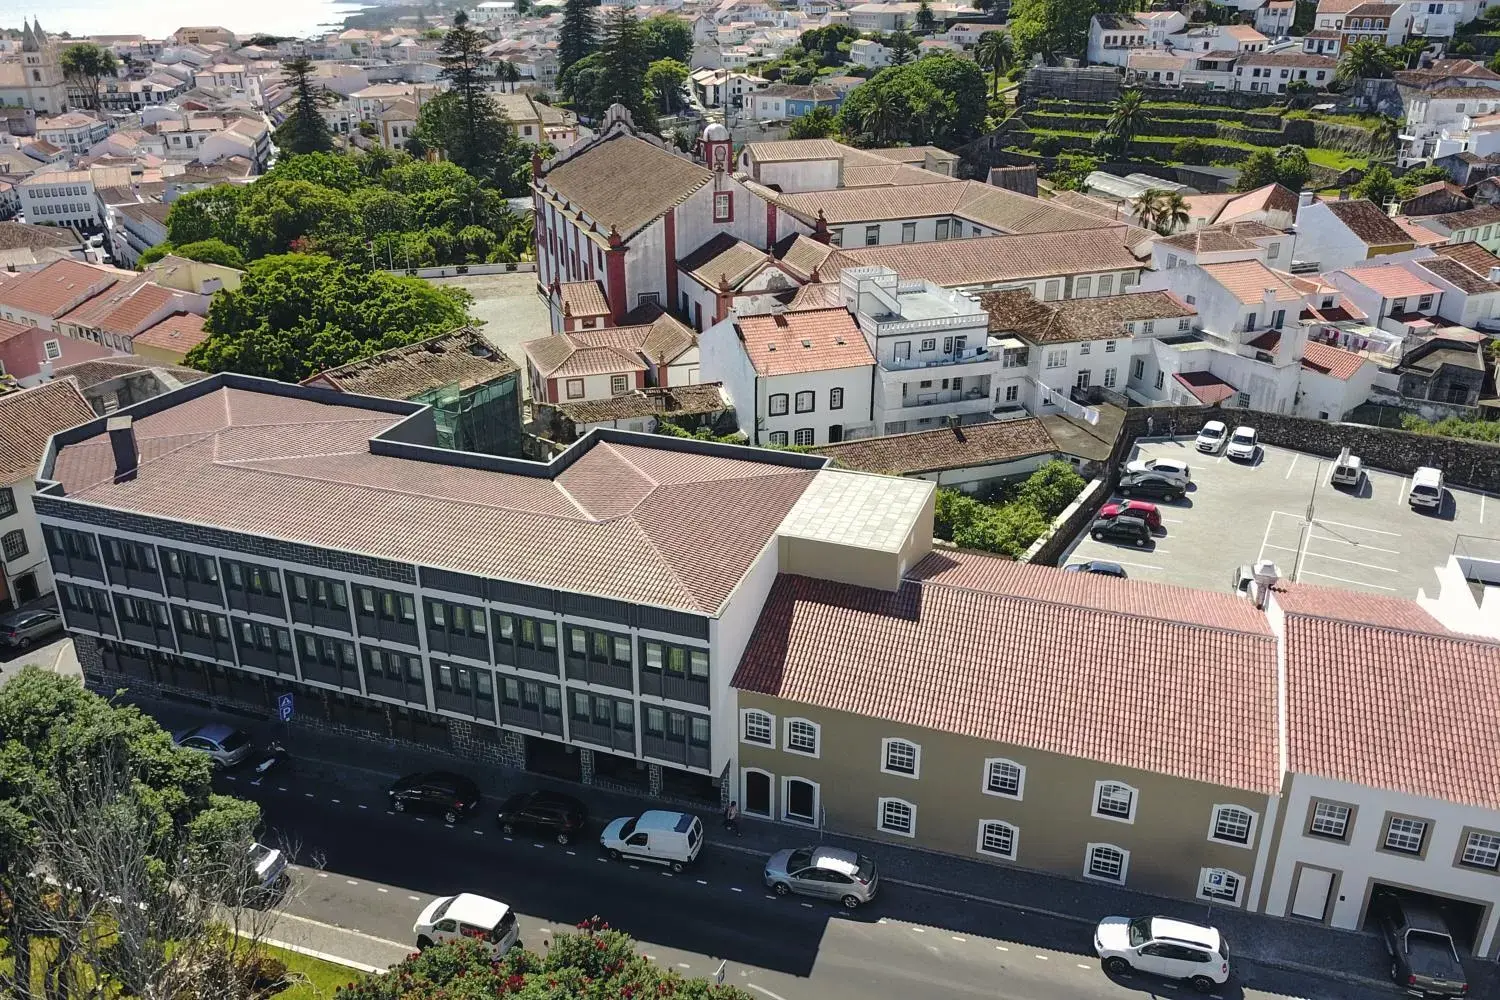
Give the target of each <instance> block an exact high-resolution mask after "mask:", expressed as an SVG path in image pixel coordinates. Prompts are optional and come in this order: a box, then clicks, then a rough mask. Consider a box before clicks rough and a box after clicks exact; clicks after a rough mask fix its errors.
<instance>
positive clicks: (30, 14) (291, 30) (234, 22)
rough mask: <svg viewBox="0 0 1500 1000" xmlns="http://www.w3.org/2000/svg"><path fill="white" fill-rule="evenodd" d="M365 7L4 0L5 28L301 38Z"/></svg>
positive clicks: (296, 2)
mask: <svg viewBox="0 0 1500 1000" xmlns="http://www.w3.org/2000/svg"><path fill="white" fill-rule="evenodd" d="M363 6H364V4H362V3H353V2H349V0H257V2H255V3H229V2H225V0H0V28H19V27H20V26H21V20H22V18H25V19H26V20H28V21H29V20H31V19H32V18H37V19H39V20H40V21H41V22H42V27H43V28H44V29H46V31H47V32H48V33H49V34H58V33H60V32H64V31H66V32H69V33H70V34H73V35H89V34H96V35H135V34H139V35H145V36H146V37H147V38H163V37H165V36H167V35H170V34H171V33H172V32H174V31H176V30H177V29H178V28H180V27H183V26H184V25H218V26H221V27H224V28H228V29H229V30H230V31H233V32H236V33H239V34H251V33H253V32H260V31H263V32H266V33H268V34H272V35H292V36H295V37H299V38H301V37H306V36H308V35H321V34H324V33H325V32H326V31H328V30H329V26H330V25H336V26H340V27H341V26H342V25H343V21H344V17H345V16H346V15H348V14H352V13H355V12H356V11H358V10H359V9H360V8H361V7H363Z"/></svg>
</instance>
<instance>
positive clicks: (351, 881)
mask: <svg viewBox="0 0 1500 1000" xmlns="http://www.w3.org/2000/svg"><path fill="white" fill-rule="evenodd" d="M344 881H345V882H348V883H349V884H350V885H359V883H358V882H356V881H354V880H353V879H352V878H346V879H344Z"/></svg>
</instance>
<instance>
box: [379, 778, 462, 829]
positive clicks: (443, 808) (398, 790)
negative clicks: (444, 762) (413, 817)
mask: <svg viewBox="0 0 1500 1000" xmlns="http://www.w3.org/2000/svg"><path fill="white" fill-rule="evenodd" d="M386 794H387V795H388V796H390V802H391V809H392V810H394V811H395V812H398V813H399V812H420V813H429V814H431V815H434V816H441V817H443V822H444V823H457V822H458V821H459V820H461V819H464V818H465V817H467V816H468V815H469V814H470V813H472V812H473V811H474V810H475V809H477V808H479V786H478V785H476V784H474V782H473V781H471V780H469V779H468V778H465V777H464V776H463V775H461V774H453V773H452V772H450V771H424V772H423V773H421V774H408V775H407V776H406V777H404V778H402V779H400V780H399V781H397V782H396V783H395V784H394V785H392V786H391V787H390V790H389V791H388V792H387V793H386Z"/></svg>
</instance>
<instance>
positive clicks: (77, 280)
mask: <svg viewBox="0 0 1500 1000" xmlns="http://www.w3.org/2000/svg"><path fill="white" fill-rule="evenodd" d="M123 276H124V272H122V271H114V270H108V269H105V268H101V267H91V266H89V265H88V264H83V263H80V262H78V261H74V260H57V261H53V262H52V263H51V264H48V265H47V266H46V267H44V268H42V269H41V270H38V271H32V272H31V273H29V274H27V275H24V276H23V277H20V278H17V279H16V280H14V281H7V282H6V283H5V284H3V285H0V305H5V306H10V307H12V308H14V309H21V310H25V311H26V312H31V313H39V314H41V315H43V316H50V317H52V318H53V319H56V318H57V317H59V316H61V315H62V314H63V313H65V312H67V311H68V310H69V309H71V308H73V307H74V306H76V305H77V304H78V303H80V302H82V301H84V300H86V299H88V298H90V297H91V296H93V295H98V294H99V293H101V292H102V291H104V290H105V289H106V288H108V287H110V286H111V285H113V284H115V283H116V282H117V281H119V280H120V278H121V277H123Z"/></svg>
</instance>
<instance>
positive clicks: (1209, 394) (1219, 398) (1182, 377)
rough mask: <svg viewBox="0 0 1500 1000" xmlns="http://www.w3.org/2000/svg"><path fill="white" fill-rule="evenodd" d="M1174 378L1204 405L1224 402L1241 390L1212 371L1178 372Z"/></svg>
mask: <svg viewBox="0 0 1500 1000" xmlns="http://www.w3.org/2000/svg"><path fill="white" fill-rule="evenodd" d="M1172 378H1173V379H1174V380H1175V381H1176V382H1177V384H1178V385H1180V386H1182V387H1183V388H1184V389H1186V390H1187V391H1188V392H1190V393H1192V394H1193V398H1194V399H1196V400H1197V401H1198V402H1200V403H1202V404H1203V405H1204V406H1212V405H1213V404H1214V403H1222V402H1223V401H1224V400H1226V399H1228V398H1230V397H1231V396H1233V395H1234V394H1235V393H1236V392H1238V391H1239V390H1238V389H1236V388H1235V387H1234V386H1232V385H1230V384H1229V383H1228V382H1226V381H1224V380H1223V379H1221V378H1219V376H1217V375H1215V374H1213V373H1212V372H1176V373H1174V374H1173V375H1172Z"/></svg>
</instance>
